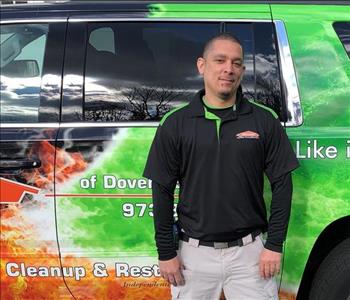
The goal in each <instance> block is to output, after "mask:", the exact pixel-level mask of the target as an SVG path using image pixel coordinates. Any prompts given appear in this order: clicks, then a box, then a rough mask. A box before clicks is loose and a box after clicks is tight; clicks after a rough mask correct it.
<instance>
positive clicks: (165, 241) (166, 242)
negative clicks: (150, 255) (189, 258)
mask: <svg viewBox="0 0 350 300" xmlns="http://www.w3.org/2000/svg"><path fill="white" fill-rule="evenodd" d="M174 190H175V186H170V187H164V186H162V185H160V184H158V183H156V182H155V181H153V182H152V193H153V218H154V229H155V240H156V245H157V249H158V257H159V269H160V273H161V275H162V277H163V278H164V279H165V280H167V281H168V282H169V283H171V284H173V285H175V286H176V285H182V284H184V278H183V275H182V273H181V269H182V265H181V261H180V259H179V258H178V257H177V253H176V245H175V242H174V236H173V225H174V210H173V209H174Z"/></svg>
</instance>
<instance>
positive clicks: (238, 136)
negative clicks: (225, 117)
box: [236, 130, 259, 139]
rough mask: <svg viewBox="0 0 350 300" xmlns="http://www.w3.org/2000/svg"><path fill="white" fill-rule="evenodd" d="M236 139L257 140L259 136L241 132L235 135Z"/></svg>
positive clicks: (254, 133) (252, 132) (250, 132)
mask: <svg viewBox="0 0 350 300" xmlns="http://www.w3.org/2000/svg"><path fill="white" fill-rule="evenodd" d="M236 139H259V134H258V133H256V132H254V131H249V130H248V131H243V132H240V133H237V134H236Z"/></svg>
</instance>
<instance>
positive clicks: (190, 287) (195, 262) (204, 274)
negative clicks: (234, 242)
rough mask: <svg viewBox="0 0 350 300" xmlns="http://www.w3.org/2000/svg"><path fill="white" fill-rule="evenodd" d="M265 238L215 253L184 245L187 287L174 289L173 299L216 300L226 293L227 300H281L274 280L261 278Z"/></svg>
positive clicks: (182, 244)
mask: <svg viewBox="0 0 350 300" xmlns="http://www.w3.org/2000/svg"><path fill="white" fill-rule="evenodd" d="M263 247H264V246H263V243H262V240H261V237H260V236H258V237H256V239H255V241H253V242H251V243H249V244H247V245H245V246H242V247H238V246H237V247H230V248H226V249H215V248H212V247H207V246H195V245H194V246H193V245H191V244H190V243H188V242H184V241H180V244H179V250H178V255H179V257H180V258H181V260H182V263H183V265H184V268H185V269H184V270H182V272H183V275H184V277H185V285H183V286H173V285H172V286H171V294H172V299H181V300H197V299H198V300H215V299H219V298H220V294H221V291H222V289H223V290H224V293H225V297H226V299H227V300H265V299H266V300H267V299H268V300H276V299H277V300H278V291H277V284H276V281H275V279H274V278H270V279H267V280H265V279H263V278H261V277H260V274H259V258H260V253H261V251H262V249H263Z"/></svg>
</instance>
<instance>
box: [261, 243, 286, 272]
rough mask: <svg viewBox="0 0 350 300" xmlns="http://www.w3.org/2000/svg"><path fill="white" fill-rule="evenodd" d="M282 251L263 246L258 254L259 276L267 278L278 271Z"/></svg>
mask: <svg viewBox="0 0 350 300" xmlns="http://www.w3.org/2000/svg"><path fill="white" fill-rule="evenodd" d="M281 257H282V253H279V252H275V251H271V250H269V249H266V248H264V249H263V250H262V252H261V254H260V263H259V271H260V276H261V277H262V278H264V279H268V278H270V277H272V276H274V275H276V274H278V273H279V272H280V265H281Z"/></svg>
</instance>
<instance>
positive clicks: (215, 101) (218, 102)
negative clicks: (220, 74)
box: [203, 93, 236, 108]
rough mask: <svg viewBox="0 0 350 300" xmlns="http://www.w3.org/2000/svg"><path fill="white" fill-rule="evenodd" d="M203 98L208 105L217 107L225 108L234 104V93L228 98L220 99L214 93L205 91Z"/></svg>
mask: <svg viewBox="0 0 350 300" xmlns="http://www.w3.org/2000/svg"><path fill="white" fill-rule="evenodd" d="M203 100H204V101H205V103H206V104H207V105H208V106H209V107H217V108H227V107H232V106H233V105H235V104H236V93H234V94H233V95H232V97H230V98H229V99H221V98H220V97H217V96H216V95H211V94H209V93H205V95H204V97H203Z"/></svg>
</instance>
